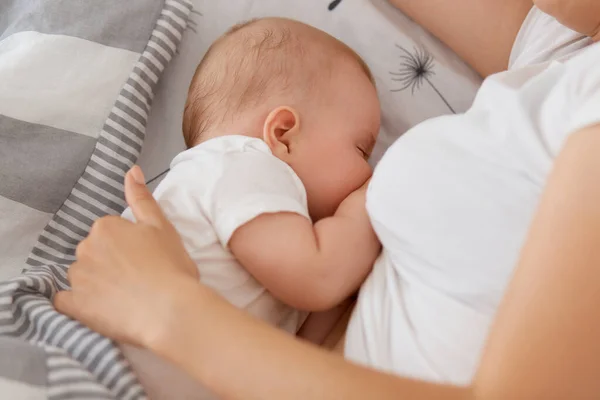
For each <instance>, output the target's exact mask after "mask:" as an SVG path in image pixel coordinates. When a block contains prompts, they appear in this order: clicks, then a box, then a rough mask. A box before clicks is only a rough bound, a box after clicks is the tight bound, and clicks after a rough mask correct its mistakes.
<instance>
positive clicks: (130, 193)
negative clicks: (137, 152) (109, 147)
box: [125, 165, 167, 227]
mask: <svg viewBox="0 0 600 400" xmlns="http://www.w3.org/2000/svg"><path fill="white" fill-rule="evenodd" d="M125 200H126V201H127V204H129V207H130V208H131V211H132V212H133V215H134V216H135V219H136V220H137V222H141V223H145V224H149V225H154V226H156V227H162V226H165V222H167V219H166V217H165V215H164V214H163V212H162V210H161V209H160V206H159V205H158V203H157V202H156V200H154V198H153V197H152V193H150V191H149V190H148V187H147V186H146V184H145V182H144V174H143V173H142V170H141V168H140V167H138V166H137V165H134V166H133V168H131V169H130V170H129V172H127V174H126V175H125Z"/></svg>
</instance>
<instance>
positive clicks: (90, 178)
mask: <svg viewBox="0 0 600 400" xmlns="http://www.w3.org/2000/svg"><path fill="white" fill-rule="evenodd" d="M83 177H84V178H85V181H83V180H82V181H81V186H82V187H88V186H89V187H96V188H99V189H102V190H104V191H105V192H108V193H110V194H112V195H113V196H115V197H118V198H120V199H122V198H123V191H122V190H119V189H117V188H115V187H113V186H111V185H109V184H108V183H106V182H104V181H101V180H100V179H98V178H96V177H95V176H94V175H92V174H90V173H89V172H87V171H86V172H84V174H83ZM86 181H87V182H86ZM88 182H89V183H88Z"/></svg>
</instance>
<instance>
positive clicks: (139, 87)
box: [123, 77, 152, 104]
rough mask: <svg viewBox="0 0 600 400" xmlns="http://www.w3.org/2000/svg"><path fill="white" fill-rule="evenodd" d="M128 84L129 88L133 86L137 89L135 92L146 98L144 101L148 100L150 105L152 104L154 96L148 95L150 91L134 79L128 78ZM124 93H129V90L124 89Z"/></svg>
mask: <svg viewBox="0 0 600 400" xmlns="http://www.w3.org/2000/svg"><path fill="white" fill-rule="evenodd" d="M127 84H128V85H129V86H133V87H134V88H135V90H137V91H138V93H139V94H140V95H142V96H143V97H144V99H146V100H147V101H148V104H150V103H151V102H152V96H151V95H150V93H148V91H147V90H146V89H145V88H144V87H143V86H142V85H140V84H139V83H137V81H136V80H135V79H133V78H131V77H130V78H128V79H127ZM123 92H124V93H128V92H127V90H125V89H123Z"/></svg>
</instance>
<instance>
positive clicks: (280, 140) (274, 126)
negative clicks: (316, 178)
mask: <svg viewBox="0 0 600 400" xmlns="http://www.w3.org/2000/svg"><path fill="white" fill-rule="evenodd" d="M299 133H300V116H299V115H298V112H297V111H296V110H295V109H294V108H292V107H288V106H280V107H277V108H275V109H274V110H273V111H271V112H270V113H269V115H268V116H267V119H266V120H265V124H264V126H263V140H264V141H265V143H266V144H267V145H268V146H269V148H270V149H271V151H272V152H273V154H274V155H275V156H276V157H277V158H280V159H282V160H284V161H285V158H286V157H289V153H290V146H291V144H292V142H293V141H294V140H295V139H297V136H298V134H299Z"/></svg>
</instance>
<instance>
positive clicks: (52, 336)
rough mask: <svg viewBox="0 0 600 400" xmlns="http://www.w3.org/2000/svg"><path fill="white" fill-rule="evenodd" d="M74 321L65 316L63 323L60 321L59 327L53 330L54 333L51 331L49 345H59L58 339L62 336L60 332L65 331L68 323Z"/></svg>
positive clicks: (47, 339)
mask: <svg viewBox="0 0 600 400" xmlns="http://www.w3.org/2000/svg"><path fill="white" fill-rule="evenodd" d="M72 321H73V320H72V319H70V318H68V317H66V316H64V315H63V319H62V321H60V322H59V323H58V325H56V326H55V327H54V329H52V331H50V332H49V333H48V337H47V338H46V342H47V343H49V344H51V345H53V346H56V344H57V343H56V337H57V336H58V335H59V334H60V332H62V330H63V329H65V326H66V325H67V324H68V323H70V322H72Z"/></svg>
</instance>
